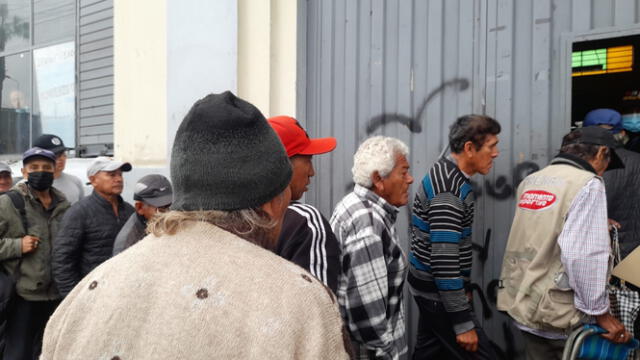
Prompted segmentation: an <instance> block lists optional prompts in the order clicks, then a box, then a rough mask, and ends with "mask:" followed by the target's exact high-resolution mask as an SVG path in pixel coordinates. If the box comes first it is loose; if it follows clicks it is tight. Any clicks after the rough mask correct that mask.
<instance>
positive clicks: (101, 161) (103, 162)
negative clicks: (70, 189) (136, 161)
mask: <svg viewBox="0 0 640 360" xmlns="http://www.w3.org/2000/svg"><path fill="white" fill-rule="evenodd" d="M118 169H120V170H122V171H131V164H129V163H128V162H122V161H115V160H113V159H112V158H110V157H106V156H98V157H97V158H96V159H95V160H94V161H93V163H91V165H90V166H89V168H88V169H87V177H90V176H93V175H95V174H97V173H98V172H100V171H114V170H118Z"/></svg>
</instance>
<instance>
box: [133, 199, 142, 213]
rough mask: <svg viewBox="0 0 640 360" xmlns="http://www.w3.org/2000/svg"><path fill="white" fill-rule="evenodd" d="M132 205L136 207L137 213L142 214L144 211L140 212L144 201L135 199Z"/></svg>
mask: <svg viewBox="0 0 640 360" xmlns="http://www.w3.org/2000/svg"><path fill="white" fill-rule="evenodd" d="M133 206H134V207H135V208H136V213H138V215H144V213H143V212H142V208H143V207H144V203H143V202H142V201H138V200H136V202H135V203H133Z"/></svg>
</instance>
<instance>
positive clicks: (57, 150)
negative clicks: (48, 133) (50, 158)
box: [47, 145, 71, 155]
mask: <svg viewBox="0 0 640 360" xmlns="http://www.w3.org/2000/svg"><path fill="white" fill-rule="evenodd" d="M47 150H49V151H51V152H52V153H54V154H56V155H58V154H60V153H61V152H63V151H67V150H71V148H68V147H66V146H62V145H60V146H56V147H52V148H50V149H47Z"/></svg>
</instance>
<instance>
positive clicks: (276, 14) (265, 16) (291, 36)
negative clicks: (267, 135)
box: [238, 0, 297, 117]
mask: <svg viewBox="0 0 640 360" xmlns="http://www.w3.org/2000/svg"><path fill="white" fill-rule="evenodd" d="M296 59H297V1H296V0H269V1H265V0H238V95H239V96H240V97H242V98H244V99H246V100H248V101H249V102H251V103H253V104H254V105H256V106H257V107H258V108H259V109H260V110H261V111H262V112H263V114H264V115H265V116H267V117H269V116H275V115H291V116H295V114H296V66H297V62H296Z"/></svg>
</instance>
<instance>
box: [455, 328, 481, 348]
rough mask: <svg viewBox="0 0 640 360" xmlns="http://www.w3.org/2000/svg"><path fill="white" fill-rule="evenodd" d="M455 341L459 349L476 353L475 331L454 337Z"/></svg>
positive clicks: (476, 338) (476, 337) (476, 335)
mask: <svg viewBox="0 0 640 360" xmlns="http://www.w3.org/2000/svg"><path fill="white" fill-rule="evenodd" d="M456 341H457V342H458V345H460V347H462V348H463V349H465V350H467V351H470V352H476V351H478V333H476V329H471V330H469V331H467V332H465V333H462V334H459V335H456Z"/></svg>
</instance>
